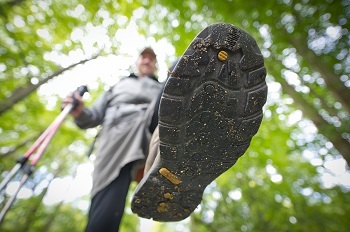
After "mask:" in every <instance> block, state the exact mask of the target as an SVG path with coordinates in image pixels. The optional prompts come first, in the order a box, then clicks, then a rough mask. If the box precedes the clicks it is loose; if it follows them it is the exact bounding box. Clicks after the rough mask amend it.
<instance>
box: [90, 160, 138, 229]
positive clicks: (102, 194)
mask: <svg viewBox="0 0 350 232" xmlns="http://www.w3.org/2000/svg"><path fill="white" fill-rule="evenodd" d="M132 165H133V163H129V164H127V165H125V166H124V167H123V168H122V169H121V171H120V174H119V175H118V177H117V178H116V179H115V180H114V181H112V182H111V183H110V184H109V185H108V186H107V187H105V188H104V189H102V190H101V191H99V192H98V193H97V194H96V195H95V196H94V197H93V198H92V200H91V205H90V209H89V216H88V223H87V226H86V229H85V231H86V232H102V231H103V232H116V231H118V230H119V225H120V222H121V220H122V217H123V213H124V207H125V202H126V196H127V194H128V190H129V187H130V183H131V169H132Z"/></svg>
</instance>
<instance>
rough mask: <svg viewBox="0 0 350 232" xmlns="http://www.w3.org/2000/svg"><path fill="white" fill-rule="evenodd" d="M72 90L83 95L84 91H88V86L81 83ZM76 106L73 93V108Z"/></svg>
mask: <svg viewBox="0 0 350 232" xmlns="http://www.w3.org/2000/svg"><path fill="white" fill-rule="evenodd" d="M74 92H78V93H79V95H80V96H83V95H84V93H86V92H89V91H88V88H87V87H86V85H82V86H79V87H78V88H77V89H76V90H75V91H74ZM77 106H78V102H77V100H76V99H75V97H74V94H73V109H75V108H76V107H77Z"/></svg>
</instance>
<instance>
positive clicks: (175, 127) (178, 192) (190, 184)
mask: <svg viewBox="0 0 350 232" xmlns="http://www.w3.org/2000/svg"><path fill="white" fill-rule="evenodd" d="M265 77H266V69H265V67H264V60H263V56H262V54H261V52H260V50H259V48H258V46H257V44H256V42H255V40H254V39H253V38H252V37H251V36H250V35H248V34H247V33H246V32H244V31H243V30H241V29H239V28H236V27H234V26H232V25H230V24H225V23H218V24H213V25H211V26H209V27H207V28H206V29H204V30H203V31H202V32H201V33H199V34H198V35H197V37H196V38H195V39H194V40H193V42H192V43H191V44H190V46H189V47H188V48H187V50H186V51H185V53H184V55H183V56H182V57H181V58H180V60H179V62H178V64H177V66H176V67H175V70H174V71H173V73H172V75H171V76H170V77H169V79H168V81H167V83H166V85H165V88H164V93H163V95H162V98H161V102H160V109H159V138H160V153H159V155H158V156H157V158H156V160H155V163H154V165H153V166H152V167H151V169H150V171H149V172H148V173H147V175H146V176H145V178H143V179H142V181H141V182H140V184H139V185H138V187H137V189H136V190H135V195H134V198H133V200H132V211H133V212H134V213H137V214H138V215H139V216H141V217H145V218H153V219H154V220H157V221H179V220H182V219H185V218H186V217H188V216H189V215H190V214H191V213H192V212H193V211H194V210H195V209H196V207H197V206H198V204H200V202H201V200H202V194H203V192H204V189H205V188H206V186H207V185H209V184H210V183H211V182H212V181H213V180H215V178H217V177H218V176H219V175H221V174H222V173H223V172H225V171H226V170H228V169H229V168H230V167H231V166H233V165H234V164H235V162H236V161H237V159H238V158H239V157H240V156H241V155H243V154H244V152H245V151H246V149H247V148H248V146H249V144H250V141H251V139H252V137H253V136H254V135H255V134H256V133H257V131H258V129H259V126H260V123H261V120H262V116H263V114H262V107H263V106H264V104H265V102H266V97H267V86H266V83H265Z"/></svg>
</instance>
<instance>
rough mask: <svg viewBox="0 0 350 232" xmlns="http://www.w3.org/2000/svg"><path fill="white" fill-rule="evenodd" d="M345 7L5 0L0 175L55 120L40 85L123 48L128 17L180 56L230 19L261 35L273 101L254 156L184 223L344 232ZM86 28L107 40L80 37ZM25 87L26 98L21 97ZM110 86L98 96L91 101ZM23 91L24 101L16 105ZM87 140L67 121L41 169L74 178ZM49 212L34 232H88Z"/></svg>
mask: <svg viewBox="0 0 350 232" xmlns="http://www.w3.org/2000/svg"><path fill="white" fill-rule="evenodd" d="M349 7H350V1H348V0H342V1H337V0H327V1H321V2H320V1H316V0H275V1H265V2H262V1H257V0H252V1H241V0H237V1H231V0H222V1H209V0H201V1H197V0H191V1H173V0H162V1H156V0H151V1H137V0H134V1H107V0H100V1H80V2H74V1H55V0H53V1H40V0H34V1H21V0H19V1H16V0H14V1H2V2H1V3H0V22H1V23H0V25H1V26H0V33H1V36H0V86H1V91H0V109H1V113H0V147H1V149H0V155H2V154H10V153H9V152H10V151H16V152H15V153H11V154H12V155H8V156H5V157H4V158H3V159H2V160H1V161H2V162H1V164H0V171H1V172H2V173H3V174H5V171H6V170H8V169H9V168H10V167H11V166H12V165H13V164H14V162H15V159H16V158H17V157H16V155H15V154H21V153H23V152H24V151H25V150H26V149H27V148H28V146H29V145H30V142H29V143H28V141H31V140H32V139H33V138H35V137H36V136H37V134H38V132H40V131H43V130H44V129H45V126H47V125H49V124H50V123H51V121H52V120H53V118H55V116H56V115H57V114H58V113H59V105H58V103H59V101H56V105H55V106H54V107H51V108H50V107H48V106H47V105H48V104H47V103H48V99H44V98H43V97H42V96H40V95H39V93H38V89H40V88H39V86H40V85H41V83H46V81H47V80H49V79H51V78H52V79H58V78H61V76H62V75H57V74H58V73H59V72H61V71H68V69H70V68H71V69H74V68H76V67H77V66H81V65H89V62H86V63H84V62H85V61H86V60H89V59H92V58H93V57H94V55H96V54H100V52H101V56H105V55H107V54H111V53H118V52H119V50H120V40H119V39H118V35H119V33H120V30H122V29H123V28H125V27H127V25H128V24H129V23H130V22H135V24H136V25H137V28H138V30H139V32H140V33H142V34H144V35H145V37H150V38H153V39H154V40H161V39H163V38H166V39H167V40H168V41H171V43H172V44H173V46H174V48H176V56H180V55H181V54H182V53H183V52H184V51H185V49H186V47H187V46H188V44H189V42H190V41H191V40H192V38H193V37H194V36H195V34H197V33H198V32H199V31H200V30H201V29H202V28H204V27H206V26H207V25H209V24H211V23H214V22H219V21H225V22H229V23H232V24H234V25H236V26H238V27H241V28H243V29H244V30H246V31H248V32H249V33H250V34H252V35H253V36H254V37H255V38H256V39H257V41H258V44H259V47H260V48H261V49H262V52H263V55H264V56H265V58H266V59H265V65H266V67H267V71H268V77H267V80H268V84H269V89H270V92H269V99H268V103H267V105H266V106H265V113H264V121H263V124H262V126H261V128H260V130H259V133H258V134H257V135H256V136H255V137H254V139H253V141H252V144H251V146H250V148H249V150H248V151H247V152H246V154H245V155H244V156H243V157H242V158H240V159H239V161H238V162H237V164H236V166H234V167H233V168H232V169H230V170H229V171H228V172H226V173H225V174H223V175H222V176H220V178H218V179H217V180H216V181H215V182H214V183H213V184H212V185H211V186H210V187H208V188H207V190H206V194H205V196H204V200H203V203H202V204H201V207H200V208H199V209H198V210H197V211H196V212H195V213H194V214H193V215H192V216H191V219H190V222H189V223H187V221H186V222H181V223H184V224H185V225H186V226H190V228H192V230H193V231H216V230H217V228H220V229H221V231H235V230H242V231H261V230H272V231H275V230H277V231H286V230H288V231H289V230H292V231H302V230H304V229H305V228H308V229H310V230H315V231H346V228H349V224H348V220H347V212H349V208H348V207H347V204H344V203H345V202H348V201H349V197H348V192H349V185H344V182H340V183H337V182H336V181H333V182H330V181H328V180H329V178H330V179H332V178H333V179H334V178H336V177H339V176H340V175H342V177H344V178H345V177H348V173H349V171H348V164H349V162H350V154H349V151H350V142H349V141H350V132H349V128H350V117H349V114H350V112H349V111H350V104H349V101H348V99H350V90H349V86H350V80H349V72H350V69H349V68H348V67H349V62H350V61H349V60H350V58H349V57H350V56H349V49H348V48H349V41H350V40H349V31H348V26H347V25H348V21H349V14H348V9H349ZM90 31H94V33H96V34H98V35H100V36H98V37H96V39H92V40H91V41H86V40H84V39H83V38H84V36H87V35H88V34H89V33H91V32H90ZM97 32H98V33H97ZM90 38H91V37H90ZM54 56H56V57H58V56H59V57H62V58H64V60H65V62H61V63H58V62H57V61H56V60H55V59H53V58H52V57H54ZM99 58H100V57H99ZM81 62H82V63H84V64H82V63H81ZM80 63H81V64H80ZM76 64H80V65H76ZM60 70H61V71H60ZM30 88H31V90H32V91H28V92H26V93H25V94H24V92H21V91H19V90H24V89H27V90H28V89H30ZM103 88H104V84H100V85H99V86H98V87H97V88H96V89H93V91H92V92H91V96H92V97H91V99H93V98H94V96H97V94H98V92H99V91H101V90H102V89H103ZM17 93H21V94H23V95H22V97H21V96H20V97H17V98H14V96H18V95H17ZM24 96H25V97H24ZM53 97H55V96H53ZM14 99H15V100H14ZM56 99H58V97H57V96H56ZM91 99H90V100H91ZM38 119H40V123H38ZM92 137H93V133H87V134H84V133H82V132H81V131H77V130H76V128H75V126H74V125H73V123H72V122H71V121H69V120H68V121H67V122H66V123H65V124H64V125H63V126H62V128H60V131H59V133H58V134H57V135H56V136H55V141H54V142H53V143H52V144H51V146H50V148H49V150H48V151H47V155H45V157H43V159H42V160H41V161H40V165H43V166H44V167H47V168H48V173H53V172H54V171H55V170H54V169H53V168H50V167H51V166H52V167H55V166H57V165H56V164H55V162H57V160H62V164H61V165H60V168H62V170H63V171H62V175H67V174H72V173H73V172H74V167H76V165H77V164H79V163H81V162H83V161H84V160H85V161H86V158H85V156H84V154H85V153H84V152H85V151H87V150H88V144H89V141H91V139H92ZM341 157H342V158H341ZM344 160H346V162H347V165H346V164H344V162H343V161H344ZM342 162H343V163H342ZM333 163H340V164H341V165H340V166H338V167H337V168H338V170H343V169H344V170H343V173H337V172H334V168H333V169H332V168H329V166H332V165H331V164H333ZM62 165H63V166H62ZM34 178H43V177H42V176H40V175H34ZM327 178H328V179H327ZM31 200H33V201H31ZM26 202H34V199H27V200H18V201H17V202H16V204H15V205H14V209H13V214H12V213H11V212H10V213H9V216H8V219H7V221H6V223H7V224H6V228H14V227H13V226H14V225H15V223H16V222H17V221H16V219H17V218H16V217H14V215H19V216H21V217H23V218H24V217H25V215H26V213H27V212H26V210H23V208H26V206H28V208H35V207H34V206H33V205H31V206H29V205H26ZM19 205H21V206H23V207H18V206H19ZM50 210H52V209H51V208H50V207H48V206H43V207H40V209H39V211H40V212H42V214H40V216H38V217H36V220H37V221H36V222H37V223H35V224H32V227H33V228H34V229H35V231H40V230H41V229H42V228H44V226H45V223H44V222H43V221H44V218H45V217H51V219H52V220H50V221H52V224H51V225H50V226H48V227H50V228H52V229H51V230H53V231H61V230H62V231H67V230H69V231H76V230H79V229H81V228H83V226H80V227H79V226H77V227H74V228H73V227H70V228H68V227H67V228H63V227H64V226H63V225H64V224H65V223H61V222H63V221H66V220H71V221H74V222H75V223H76V224H78V225H82V224H84V222H85V221H84V220H85V219H84V212H82V211H80V210H78V209H76V208H75V207H73V206H71V205H69V204H64V205H62V206H60V207H58V211H59V212H57V213H56V214H54V213H52V211H50ZM39 211H38V212H39ZM69 212H74V214H73V213H69ZM21 220H23V219H21ZM123 220H124V224H123V228H128V227H130V226H131V225H133V226H134V227H133V228H132V229H130V231H135V230H136V229H135V227H136V223H134V221H135V220H137V219H136V218H135V217H134V215H131V214H130V212H129V211H127V213H126V217H124V219H123ZM79 222H80V223H79ZM181 223H180V224H181ZM186 223H187V224H186ZM157 225H158V226H159V227H162V228H163V227H167V229H168V230H169V231H171V229H173V228H174V226H172V225H173V224H171V228H169V224H163V223H159V224H157ZM2 229H3V228H2Z"/></svg>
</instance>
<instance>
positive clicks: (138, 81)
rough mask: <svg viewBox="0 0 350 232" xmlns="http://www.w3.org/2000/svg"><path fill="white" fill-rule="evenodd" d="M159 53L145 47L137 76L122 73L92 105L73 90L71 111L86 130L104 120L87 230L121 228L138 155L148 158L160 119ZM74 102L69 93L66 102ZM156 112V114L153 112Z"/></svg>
mask: <svg viewBox="0 0 350 232" xmlns="http://www.w3.org/2000/svg"><path fill="white" fill-rule="evenodd" d="M156 63H157V59H156V54H155V53H154V51H153V50H152V49H151V48H146V49H144V50H143V51H142V52H141V53H140V56H139V57H138V59H137V61H136V68H137V72H136V75H134V74H131V75H130V76H129V77H124V78H122V79H121V80H120V81H119V82H118V83H117V84H116V85H115V86H113V87H112V88H111V89H110V90H109V91H107V92H105V93H103V94H102V95H101V96H100V97H99V99H98V100H97V101H96V102H95V103H94V104H93V105H92V106H91V107H90V108H86V107H84V104H83V101H82V99H81V97H80V96H79V94H74V98H75V101H77V103H78V105H77V107H76V108H75V109H74V110H73V111H72V112H71V115H72V116H73V117H74V119H75V123H76V124H77V125H78V126H79V127H80V128H82V129H86V128H91V127H95V126H97V125H102V129H101V131H100V133H99V135H98V140H97V146H96V152H95V154H96V160H95V161H94V172H93V187H92V191H91V197H92V200H91V206H90V210H89V218H88V224H87V227H86V231H87V232H93V231H94V232H102V231H103V232H109V231H114V232H115V231H118V228H119V224H120V221H121V219H122V216H123V212H124V207H125V200H126V196H127V193H128V190H129V186H130V183H131V181H132V178H133V175H132V171H133V170H134V169H135V168H136V167H137V163H138V161H140V160H144V159H145V154H147V152H148V151H147V150H148V144H149V139H150V137H151V134H152V132H153V131H154V129H155V127H156V124H157V117H153V112H154V107H155V104H156V102H157V98H159V93H160V91H161V88H162V85H161V84H160V83H159V82H158V81H157V79H156V78H155V76H154V73H155V71H156ZM72 102H73V97H72V94H70V95H69V96H67V97H66V98H65V99H64V101H63V105H62V107H64V106H65V105H66V104H68V103H72ZM155 116H157V115H155Z"/></svg>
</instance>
